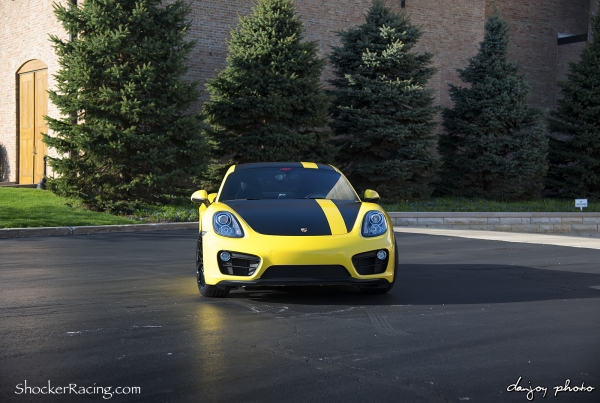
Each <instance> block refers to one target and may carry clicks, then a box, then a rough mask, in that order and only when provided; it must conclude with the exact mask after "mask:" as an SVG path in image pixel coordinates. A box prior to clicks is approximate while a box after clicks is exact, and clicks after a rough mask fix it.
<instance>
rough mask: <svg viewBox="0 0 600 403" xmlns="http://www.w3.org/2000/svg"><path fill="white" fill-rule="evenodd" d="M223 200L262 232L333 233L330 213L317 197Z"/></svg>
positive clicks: (298, 234)
mask: <svg viewBox="0 0 600 403" xmlns="http://www.w3.org/2000/svg"><path fill="white" fill-rule="evenodd" d="M223 203H225V204H226V205H228V206H229V207H231V208H232V209H234V210H235V211H236V212H237V213H238V214H239V215H240V217H242V218H243V219H244V220H245V221H246V222H247V223H248V225H250V227H252V229H253V230H254V231H256V232H258V233H259V234H264V235H287V236H303V235H305V236H315V235H331V229H330V228H329V222H328V221H327V217H326V216H325V213H324V212H323V209H322V208H321V206H319V204H318V203H317V201H316V200H314V199H276V200H228V201H225V202H223ZM302 228H305V229H306V232H303V231H302Z"/></svg>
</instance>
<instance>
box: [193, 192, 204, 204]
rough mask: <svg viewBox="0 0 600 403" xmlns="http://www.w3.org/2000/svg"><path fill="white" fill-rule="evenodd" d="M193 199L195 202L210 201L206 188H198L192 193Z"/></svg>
mask: <svg viewBox="0 0 600 403" xmlns="http://www.w3.org/2000/svg"><path fill="white" fill-rule="evenodd" d="M191 199H192V201H193V202H194V203H204V204H207V203H208V193H206V190H197V191H195V192H194V193H193V194H192V197H191Z"/></svg>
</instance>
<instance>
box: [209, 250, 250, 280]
mask: <svg viewBox="0 0 600 403" xmlns="http://www.w3.org/2000/svg"><path fill="white" fill-rule="evenodd" d="M221 252H222V251H219V252H218V253H217V262H218V263H219V270H221V273H223V274H230V275H233V276H251V275H253V274H254V272H255V271H256V269H257V268H258V265H259V264H260V258H259V257H258V256H254V255H247V254H245V253H237V252H229V253H230V254H231V259H230V260H229V261H228V262H224V261H222V260H221V259H220V258H219V255H220V253H221Z"/></svg>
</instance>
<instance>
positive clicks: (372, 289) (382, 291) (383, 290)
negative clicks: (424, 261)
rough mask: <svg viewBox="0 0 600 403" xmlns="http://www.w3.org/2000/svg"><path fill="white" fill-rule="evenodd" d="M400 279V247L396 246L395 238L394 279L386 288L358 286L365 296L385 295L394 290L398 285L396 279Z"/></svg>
mask: <svg viewBox="0 0 600 403" xmlns="http://www.w3.org/2000/svg"><path fill="white" fill-rule="evenodd" d="M397 277H398V245H396V237H394V279H393V280H392V282H391V283H390V284H389V285H387V286H386V287H372V286H371V287H369V286H360V285H359V286H358V289H359V290H360V291H361V292H362V293H364V294H385V293H387V292H389V291H390V290H391V289H392V288H394V284H396V278H397Z"/></svg>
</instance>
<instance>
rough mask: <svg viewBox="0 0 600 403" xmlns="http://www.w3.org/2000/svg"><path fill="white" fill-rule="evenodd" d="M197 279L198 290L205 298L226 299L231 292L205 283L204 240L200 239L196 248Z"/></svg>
mask: <svg viewBox="0 0 600 403" xmlns="http://www.w3.org/2000/svg"><path fill="white" fill-rule="evenodd" d="M196 279H197V281H198V290H200V294H202V296H203V297H217V298H219V297H225V296H227V294H229V290H222V289H220V288H219V287H217V286H214V285H208V284H206V282H205V281H204V256H203V255H202V238H201V237H198V244H197V246H196Z"/></svg>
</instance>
